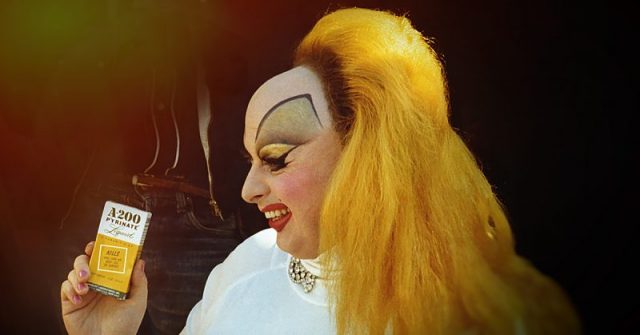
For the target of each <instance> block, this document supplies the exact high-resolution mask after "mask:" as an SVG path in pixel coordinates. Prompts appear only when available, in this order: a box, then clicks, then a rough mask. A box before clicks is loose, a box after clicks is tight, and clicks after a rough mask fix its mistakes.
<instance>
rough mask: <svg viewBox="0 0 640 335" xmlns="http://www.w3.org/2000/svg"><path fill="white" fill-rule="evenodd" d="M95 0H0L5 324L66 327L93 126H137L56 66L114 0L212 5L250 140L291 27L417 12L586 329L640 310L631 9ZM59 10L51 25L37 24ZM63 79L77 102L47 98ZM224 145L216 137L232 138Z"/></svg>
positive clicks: (516, 226)
mask: <svg viewBox="0 0 640 335" xmlns="http://www.w3.org/2000/svg"><path fill="white" fill-rule="evenodd" d="M96 3H97V4H95V5H87V4H83V2H82V1H66V2H65V1H62V2H60V1H58V2H55V1H26V2H25V1H4V2H3V3H2V4H1V5H0V22H2V23H0V50H2V51H1V52H0V150H1V151H0V157H1V161H2V163H1V164H0V200H1V202H0V210H1V212H0V213H1V216H0V228H1V229H0V234H1V242H2V244H1V245H2V249H1V251H2V257H1V258H0V261H1V263H0V265H1V266H2V268H3V269H4V271H2V275H0V278H1V279H0V288H1V289H2V306H1V307H0V332H2V333H6V331H13V332H15V333H24V334H27V333H52V334H56V333H59V332H60V331H59V320H58V314H57V313H58V307H57V306H55V305H56V304H55V302H52V301H55V297H53V299H52V293H51V292H52V291H55V290H56V287H57V286H56V285H58V283H59V282H61V281H62V280H63V279H64V278H52V272H51V271H50V268H51V267H52V264H51V262H52V259H53V258H51V255H52V254H55V253H56V246H55V245H54V244H53V243H52V242H51V241H52V240H54V238H55V236H56V235H58V234H60V231H59V230H58V229H57V227H58V225H59V223H60V220H61V217H63V216H64V214H65V211H66V208H67V207H68V204H69V199H70V197H71V196H72V194H73V191H74V187H75V186H76V184H77V181H78V179H79V178H80V176H81V175H82V172H83V166H84V164H85V162H86V160H87V155H86V152H87V150H88V149H87V146H88V144H87V143H88V142H91V139H92V138H94V137H100V138H102V139H106V140H105V141H104V143H120V142H118V141H120V140H121V139H122V138H123V137H124V136H126V134H125V133H117V132H116V133H108V134H105V133H100V134H96V133H92V132H91V129H92V128H91V127H92V125H94V124H95V123H99V122H101V121H102V119H101V118H100V117H97V119H96V117H95V116H94V115H93V114H91V112H90V111H87V110H86V108H87V106H91V105H92V104H91V103H92V101H91V99H90V97H91V95H88V97H85V98H84V99H85V100H87V101H81V100H83V98H82V97H80V96H78V95H77V94H75V93H74V94H71V93H68V92H67V91H65V89H64V87H65V85H69V87H75V89H76V90H77V89H79V88H82V87H83V86H84V85H85V82H84V81H88V82H89V83H95V82H99V79H96V77H93V76H91V75H89V74H87V73H84V72H82V70H78V71H77V73H76V74H75V76H70V77H64V78H63V79H64V80H59V78H58V79H56V76H57V73H59V70H60V68H61V67H63V66H68V67H70V68H75V66H76V64H75V63H74V62H77V65H78V68H81V69H82V67H81V65H82V64H84V63H83V62H87V60H88V59H99V58H100V55H101V52H102V51H101V50H102V49H101V46H102V44H101V42H102V41H103V38H104V36H105V35H104V34H105V32H104V31H101V30H100V29H99V28H96V27H100V26H101V25H103V24H105V20H106V19H105V18H106V17H108V16H109V15H113V8H114V4H117V5H116V7H118V6H120V7H119V8H129V7H131V6H133V5H132V4H136V5H137V6H142V8H146V9H148V10H150V11H153V10H158V11H164V13H170V14H169V15H168V17H172V16H174V17H175V19H176V20H180V19H185V18H187V19H193V20H202V22H205V24H204V26H205V27H206V28H205V29H209V30H211V31H209V33H210V35H207V37H206V38H205V39H204V40H203V41H204V42H203V43H204V44H206V47H205V49H206V51H205V53H206V55H207V56H206V57H207V63H208V64H209V67H210V69H209V71H210V72H209V76H210V77H211V78H210V84H211V83H212V82H214V83H219V86H216V87H214V88H212V90H213V91H214V94H213V95H214V99H215V101H219V102H220V103H219V104H218V106H224V108H225V111H224V113H223V114H224V115H226V116H225V117H224V118H223V120H224V122H225V124H224V125H220V124H218V125H217V126H215V127H216V128H214V130H213V132H214V136H215V137H216V140H217V141H218V143H232V142H233V143H238V144H239V143H240V140H239V139H240V137H241V129H242V112H243V109H244V107H245V106H244V104H246V102H247V101H248V98H249V96H250V94H251V92H252V91H253V90H254V89H255V88H257V86H258V85H259V84H260V83H261V82H262V81H263V80H265V79H267V78H269V77H270V76H272V75H274V74H276V73H278V72H281V71H283V70H285V69H287V68H288V67H289V64H290V61H291V60H290V56H291V53H292V50H293V48H294V46H295V44H296V42H297V41H299V39H300V38H301V37H302V36H303V35H304V34H305V32H306V31H308V30H309V29H310V28H311V26H312V24H313V22H314V21H315V20H316V19H317V18H318V17H319V16H320V15H321V14H322V13H323V12H324V11H325V10H326V9H330V8H337V7H341V6H354V5H357V6H363V7H373V8H384V9H391V10H394V11H396V12H400V13H403V12H406V13H407V14H408V16H409V18H410V19H411V20H412V21H413V23H414V25H415V26H416V27H417V28H418V29H419V30H421V31H423V32H424V33H425V34H426V35H427V36H430V37H431V38H433V39H434V46H435V48H436V50H437V51H438V53H440V54H441V55H442V58H443V61H444V65H445V69H446V72H447V76H448V80H449V88H450V98H451V105H452V115H451V120H452V123H453V124H454V125H455V127H456V128H458V129H459V130H460V133H461V134H462V136H463V137H464V139H465V140H466V142H467V143H468V144H469V146H470V147H471V148H472V150H473V151H474V153H476V155H477V157H478V159H479V161H480V162H481V164H482V167H483V169H484V171H485V172H486V174H487V176H488V177H489V179H490V181H491V182H492V184H493V185H495V189H496V192H497V194H498V196H499V197H500V199H502V201H503V202H504V204H505V206H506V208H507V210H508V215H509V217H510V219H511V223H512V226H513V230H514V233H515V237H516V242H517V249H518V251H519V253H521V254H522V255H524V256H525V257H527V258H528V259H530V260H531V261H532V262H533V263H534V264H535V265H536V266H537V267H538V268H539V269H540V270H541V271H542V272H544V273H546V274H548V275H550V276H551V277H553V278H555V279H556V280H557V281H558V282H559V283H560V284H561V285H562V286H563V287H564V288H565V289H566V291H567V293H568V294H569V296H570V297H571V299H572V300H573V302H574V303H575V305H576V307H577V309H578V311H579V313H580V316H581V318H582V321H583V324H584V327H585V333H587V334H600V333H607V334H626V333H630V332H631V329H633V328H635V327H633V326H634V325H635V323H637V322H638V321H640V303H639V300H638V298H639V295H638V289H637V287H636V284H635V280H634V277H632V276H631V275H630V270H629V269H632V268H633V267H634V264H637V261H635V259H634V257H635V255H637V254H638V253H637V251H638V248H637V246H636V245H637V243H635V236H636V235H637V233H638V228H637V219H635V217H634V215H633V214H632V213H633V211H634V209H635V208H636V207H635V206H634V203H635V200H636V199H637V197H636V196H635V194H634V193H632V188H633V189H635V187H634V186H633V184H634V183H633V182H632V180H633V175H632V173H634V172H636V171H637V165H636V163H635V160H634V159H633V158H634V157H633V156H634V152H632V149H634V147H633V146H632V145H631V144H630V141H631V140H632V136H631V131H632V129H633V128H632V127H633V125H634V124H633V123H632V122H631V121H632V120H631V115H632V113H633V112H635V111H636V110H637V108H636V101H635V99H633V97H634V96H632V94H635V93H636V91H635V90H633V88H632V86H630V85H628V81H627V79H628V77H630V75H629V74H628V70H627V67H626V64H627V62H626V61H627V60H628V59H630V58H631V56H632V53H630V51H628V50H627V49H628V45H631V44H632V41H631V40H630V35H631V29H632V25H631V19H630V16H631V15H630V14H628V13H629V11H628V10H627V9H626V8H622V7H616V6H614V5H605V4H602V3H601V4H591V5H587V4H586V3H579V4H573V3H569V2H557V1H551V0H542V1H537V2H529V1H527V2H523V1H521V2H511V1H506V0H489V1H483V2H477V1H437V0H435V1H408V0H403V1H373V0H370V1H331V2H328V1H236V2H232V1H220V0H219V1H215V0H208V1H204V0H203V1H195V0H194V1H177V0H176V1H167V0H165V1H150V0H149V1H126V0H122V1H119V0H113V1H98V2H96ZM110 11H111V12H110ZM194 13H195V14H194ZM132 15H134V16H135V15H136V14H132ZM190 15H195V16H190ZM56 17H57V18H59V20H58V21H55V20H53V19H51V18H56ZM48 18H49V19H51V22H49V23H48V24H49V26H46V25H45V26H42V27H40V28H39V29H40V30H37V31H35V30H33V29H35V28H33V26H37V25H39V24H43V23H42V20H43V19H44V21H46V20H47V19H48ZM65 20H67V21H65ZM133 20H134V21H135V17H134V19H133ZM65 22H72V23H73V24H67V25H65ZM45 23H46V22H45ZM64 29H67V30H68V31H67V33H66V34H65V31H64ZM34 31H35V32H34ZM100 34H103V35H100ZM107 37H108V36H107ZM87 41H90V43H87ZM78 45H84V46H85V48H82V47H80V48H76V49H78V50H79V51H76V52H75V53H74V55H75V56H76V57H71V58H69V57H65V56H64V55H68V51H69V50H72V49H73V50H75V49H74V48H75V47H76V46H78ZM83 55H86V57H85V56H83ZM96 57H97V58H96ZM121 57H124V56H121ZM63 61H64V62H66V65H61V64H62V63H63ZM69 62H71V64H70V65H69V64H68V63H69ZM133 64H134V66H135V62H134V63H133ZM229 78H234V80H232V81H228V79H229ZM52 85H53V86H55V87H53V88H52ZM214 86H215V85H214ZM94 88H95V90H97V91H99V90H100V87H99V86H95V85H94ZM59 89H60V90H61V91H62V93H56V94H62V95H64V94H69V97H67V98H69V99H68V100H64V101H65V102H66V103H69V104H70V106H68V107H64V108H61V107H60V106H57V107H55V108H54V107H51V106H50V105H49V104H50V103H49V101H51V100H50V96H51V91H52V90H54V91H56V90H59ZM81 91H82V90H81ZM56 92H57V91H56ZM65 92H67V93H65ZM82 92H85V91H82ZM93 93H94V94H95V92H93ZM76 100H78V101H76ZM76 102H77V103H76ZM214 104H215V103H214ZM218 113H220V111H219V110H218ZM129 117H131V118H134V117H135V116H129ZM194 129H195V128H194ZM110 137H112V138H113V141H110V140H109V138H110ZM193 143H196V142H193ZM227 147H228V148H227ZM216 148H217V149H216ZM216 148H214V154H220V152H223V153H226V151H225V150H227V149H228V150H230V152H231V151H233V150H235V149H236V147H235V146H234V145H231V144H229V145H227V144H224V145H218V146H217V147H216ZM192 149H193V148H192ZM193 150H198V149H193ZM216 150H217V151H216ZM115 152H118V151H117V150H116V151H115ZM119 159H122V160H126V159H127V157H124V158H122V157H120V158H119ZM122 164H124V165H126V164H127V162H126V161H125V162H124V163H122ZM216 173H217V174H224V175H227V176H228V175H229V174H230V173H231V174H232V176H231V177H229V184H228V185H226V186H225V187H227V188H228V195H225V196H226V197H228V198H233V199H232V200H230V202H231V203H235V201H238V202H239V196H238V194H239V193H238V191H239V185H240V183H241V181H242V178H243V173H244V171H243V170H242V169H235V170H229V169H228V167H221V166H217V167H216ZM78 250H80V246H79V248H78ZM53 295H55V294H53ZM632 327H633V328H632ZM5 330H6V331H5Z"/></svg>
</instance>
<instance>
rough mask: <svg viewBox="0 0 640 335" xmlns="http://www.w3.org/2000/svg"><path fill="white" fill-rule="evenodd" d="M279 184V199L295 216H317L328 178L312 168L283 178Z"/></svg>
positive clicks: (300, 170)
mask: <svg viewBox="0 0 640 335" xmlns="http://www.w3.org/2000/svg"><path fill="white" fill-rule="evenodd" d="M282 177H283V178H282V179H281V181H280V182H279V183H278V184H277V188H278V197H279V198H280V200H281V201H283V202H284V203H285V204H286V205H287V206H289V208H291V210H293V211H294V214H297V215H299V216H308V215H315V212H316V211H319V209H320V205H321V203H322V198H323V196H324V188H325V184H326V178H324V176H321V175H318V173H317V171H316V170H315V169H312V168H305V169H299V170H297V171H295V172H292V173H289V174H286V175H283V176H282Z"/></svg>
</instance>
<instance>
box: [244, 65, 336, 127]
mask: <svg viewBox="0 0 640 335" xmlns="http://www.w3.org/2000/svg"><path fill="white" fill-rule="evenodd" d="M302 95H309V96H310V100H311V101H312V103H313V107H314V108H315V111H316V113H317V117H318V119H319V121H320V123H321V124H322V125H331V124H332V122H331V115H330V113H329V107H328V103H327V100H326V99H325V96H324V91H323V88H322V82H321V81H320V78H319V77H318V76H317V75H316V74H315V73H314V72H313V71H311V70H310V69H309V68H307V67H302V66H299V67H295V68H293V69H291V70H289V71H286V72H283V73H281V74H278V75H276V76H275V77H273V78H271V79H269V80H268V81H266V82H265V83H264V84H262V86H260V88H258V90H257V91H256V92H255V93H254V95H253V97H251V100H250V101H249V105H248V107H247V114H246V118H245V134H244V135H245V140H248V139H251V140H253V139H255V135H256V131H257V128H258V126H259V125H260V122H261V121H262V119H263V118H264V117H265V115H266V114H267V113H268V112H269V111H270V110H272V109H273V107H275V106H277V105H278V104H281V103H282V102H284V101H286V100H290V99H292V98H294V97H296V96H302Z"/></svg>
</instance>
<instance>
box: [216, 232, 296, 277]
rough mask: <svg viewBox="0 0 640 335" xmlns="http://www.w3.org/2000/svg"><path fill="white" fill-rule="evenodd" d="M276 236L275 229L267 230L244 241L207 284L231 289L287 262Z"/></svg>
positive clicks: (217, 269)
mask: <svg viewBox="0 0 640 335" xmlns="http://www.w3.org/2000/svg"><path fill="white" fill-rule="evenodd" d="M276 234H277V233H276V231H275V230H273V229H265V230H262V231H259V232H257V233H256V234H254V235H252V236H251V237H249V238H247V239H246V240H244V241H243V242H242V243H240V244H239V245H238V246H237V247H236V248H235V249H234V250H233V251H232V252H231V253H230V254H229V256H228V257H227V258H226V259H225V260H224V262H222V263H221V264H220V265H218V266H217V267H216V268H215V269H214V271H212V273H211V275H210V278H209V280H208V283H207V284H212V285H216V286H224V287H226V288H229V286H230V285H233V284H234V283H236V282H238V281H240V280H242V279H243V278H246V277H250V276H253V275H255V274H256V273H260V272H263V271H265V270H268V269H271V268H274V267H276V266H278V265H280V263H282V262H285V261H286V257H287V255H286V253H284V252H283V251H281V250H280V249H278V247H277V246H276ZM209 282H211V283H209Z"/></svg>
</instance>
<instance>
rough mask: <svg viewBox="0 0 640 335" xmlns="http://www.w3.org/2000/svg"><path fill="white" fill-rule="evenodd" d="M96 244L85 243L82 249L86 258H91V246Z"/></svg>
mask: <svg viewBox="0 0 640 335" xmlns="http://www.w3.org/2000/svg"><path fill="white" fill-rule="evenodd" d="M95 244H96V241H91V242H89V243H87V245H86V246H85V247H84V253H85V254H86V255H87V256H91V253H92V252H93V246H94V245H95Z"/></svg>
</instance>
